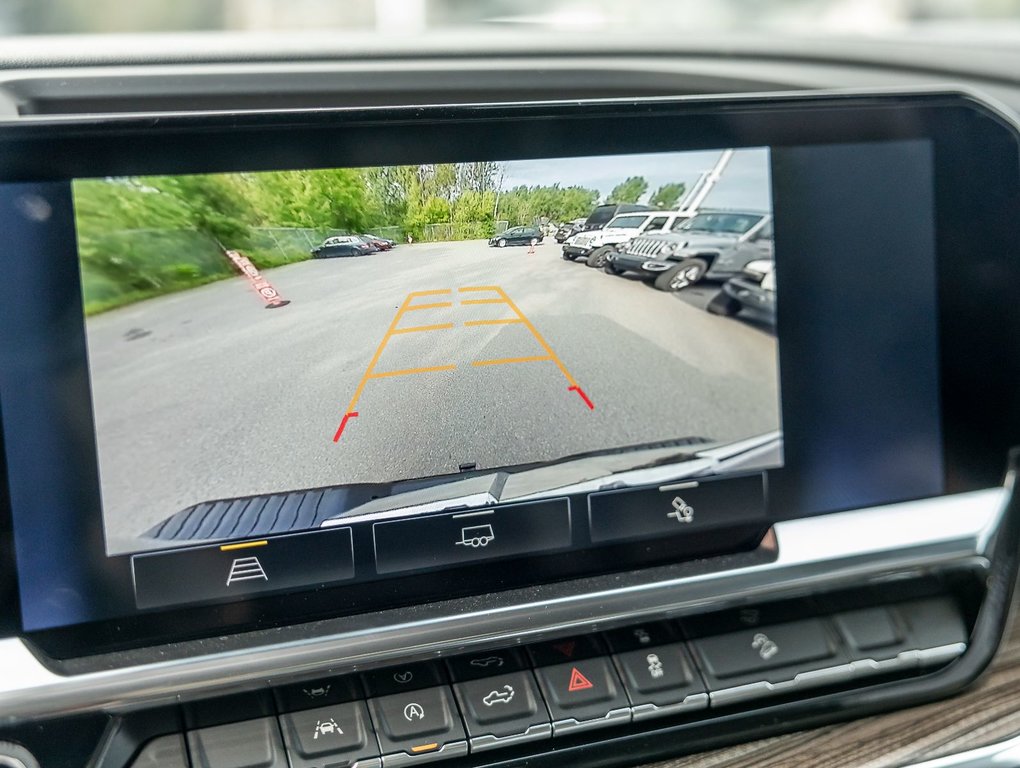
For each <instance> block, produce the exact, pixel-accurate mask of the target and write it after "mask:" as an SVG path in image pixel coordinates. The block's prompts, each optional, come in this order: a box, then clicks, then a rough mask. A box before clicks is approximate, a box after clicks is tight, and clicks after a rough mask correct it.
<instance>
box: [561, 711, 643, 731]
mask: <svg viewBox="0 0 1020 768" xmlns="http://www.w3.org/2000/svg"><path fill="white" fill-rule="evenodd" d="M630 721H631V711H630V707H620V708H619V709H611V710H609V712H607V713H606V714H605V716H604V717H596V718H594V719H592V720H577V719H575V718H573V717H570V718H567V719H564V720H553V724H552V729H553V738H556V737H557V736H565V735H567V734H569V733H577V732H578V731H587V730H590V729H592V728H606V727H608V726H610V725H621V724H623V723H629V722H630Z"/></svg>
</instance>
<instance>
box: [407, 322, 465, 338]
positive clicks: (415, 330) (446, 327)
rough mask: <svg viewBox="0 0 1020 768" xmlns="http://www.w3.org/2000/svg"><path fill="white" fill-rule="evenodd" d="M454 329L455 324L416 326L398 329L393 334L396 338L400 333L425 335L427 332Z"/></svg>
mask: <svg viewBox="0 0 1020 768" xmlns="http://www.w3.org/2000/svg"><path fill="white" fill-rule="evenodd" d="M451 328H453V323H438V324H437V325H415V326H412V327H410V328H397V330H395V331H394V332H393V335H394V336H396V335H397V334H398V333H423V332H425V331H448V330H450V329H451Z"/></svg>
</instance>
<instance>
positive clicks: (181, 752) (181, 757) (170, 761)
mask: <svg viewBox="0 0 1020 768" xmlns="http://www.w3.org/2000/svg"><path fill="white" fill-rule="evenodd" d="M131 768H188V752H187V748H186V747H185V745H184V737H183V736H182V735H181V734H179V733H171V734H169V735H168V736H159V737H158V738H155V739H153V740H152V741H150V742H149V743H148V744H146V745H145V746H144V747H142V750H141V752H139V753H138V756H137V757H136V758H135V759H134V760H133V761H132V763H131Z"/></svg>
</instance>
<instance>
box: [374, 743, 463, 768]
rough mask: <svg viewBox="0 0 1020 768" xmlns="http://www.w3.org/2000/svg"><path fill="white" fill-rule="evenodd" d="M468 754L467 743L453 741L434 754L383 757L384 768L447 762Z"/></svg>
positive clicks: (402, 754)
mask: <svg viewBox="0 0 1020 768" xmlns="http://www.w3.org/2000/svg"><path fill="white" fill-rule="evenodd" d="M467 753H468V745H467V742H466V741H451V742H450V743H449V744H444V745H443V746H441V747H440V748H439V749H436V750H433V751H432V752H420V753H419V754H417V755H409V754H407V753H406V752H393V753H392V754H389V755H383V756H382V764H383V768H397V766H401V765H418V763H425V762H429V761H431V760H446V759H447V758H450V757H460V756H461V755H466V754H467Z"/></svg>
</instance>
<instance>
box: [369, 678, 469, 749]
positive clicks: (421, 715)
mask: <svg viewBox="0 0 1020 768" xmlns="http://www.w3.org/2000/svg"><path fill="white" fill-rule="evenodd" d="M368 706H369V710H370V711H371V713H372V721H373V722H374V723H375V729H376V734H377V735H378V737H379V746H380V748H381V750H382V753H383V766H392V765H402V764H404V763H406V762H411V759H412V758H422V757H425V756H427V755H435V754H442V755H444V756H451V755H453V754H465V753H467V741H466V737H465V734H464V726H463V725H462V724H461V719H460V716H459V715H458V710H457V705H456V704H455V703H454V701H453V696H452V695H451V693H450V689H449V688H447V687H446V686H442V687H436V688H423V689H420V690H416V691H408V692H407V693H397V694H393V695H392V696H382V697H380V698H375V699H369V701H368Z"/></svg>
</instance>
